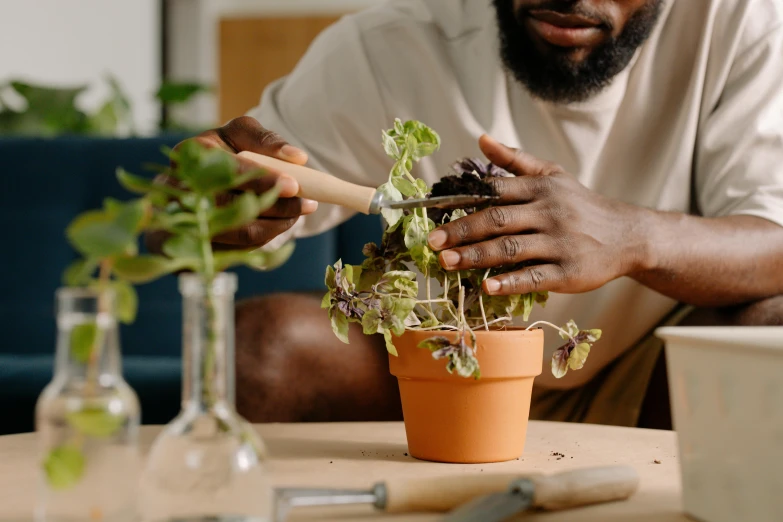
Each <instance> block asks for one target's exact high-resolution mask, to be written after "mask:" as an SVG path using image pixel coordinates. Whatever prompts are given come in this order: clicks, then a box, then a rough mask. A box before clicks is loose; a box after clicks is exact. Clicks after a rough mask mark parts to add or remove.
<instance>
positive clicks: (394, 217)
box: [377, 183, 403, 227]
mask: <svg viewBox="0 0 783 522" xmlns="http://www.w3.org/2000/svg"><path fill="white" fill-rule="evenodd" d="M377 190H378V192H380V194H381V195H382V196H383V197H384V199H386V200H387V201H402V199H403V198H402V193H401V192H400V191H399V190H397V189H396V188H395V187H394V185H392V184H391V183H384V184H383V185H381V186H380V187H378V189H377ZM381 215H382V216H383V219H384V220H386V224H387V226H389V227H393V226H394V225H396V224H397V223H398V222H399V221H400V220H401V219H402V216H403V211H402V210H400V209H391V208H383V209H381Z"/></svg>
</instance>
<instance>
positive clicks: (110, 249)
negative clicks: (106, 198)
mask: <svg viewBox="0 0 783 522" xmlns="http://www.w3.org/2000/svg"><path fill="white" fill-rule="evenodd" d="M66 235H67V236H68V239H69V241H70V242H71V244H72V245H73V246H74V248H76V250H78V251H79V252H81V253H82V254H83V255H85V256H88V257H98V258H105V257H111V256H115V255H119V254H124V253H127V252H128V250H129V247H130V246H131V245H133V244H134V241H135V239H136V236H135V234H134V233H133V232H132V231H129V230H126V229H124V228H123V227H122V226H120V225H119V224H118V223H116V222H115V220H114V219H112V216H110V215H108V214H107V213H106V212H104V211H100V210H94V211H88V212H85V213H83V214H82V215H80V216H79V217H77V218H76V219H75V220H74V221H72V222H71V224H70V225H69V226H68V228H67V229H66Z"/></svg>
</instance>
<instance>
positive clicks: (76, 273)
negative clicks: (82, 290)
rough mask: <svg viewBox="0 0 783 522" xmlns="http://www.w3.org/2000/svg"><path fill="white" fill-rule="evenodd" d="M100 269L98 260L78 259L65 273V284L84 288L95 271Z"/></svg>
mask: <svg viewBox="0 0 783 522" xmlns="http://www.w3.org/2000/svg"><path fill="white" fill-rule="evenodd" d="M96 268H98V260H97V259H93V258H89V259H77V260H76V261H74V262H73V263H71V264H70V265H68V268H66V269H65V271H64V272H63V278H62V279H63V284H65V285H67V286H82V285H84V284H86V283H87V282H88V281H89V279H90V276H92V274H93V272H95V269H96Z"/></svg>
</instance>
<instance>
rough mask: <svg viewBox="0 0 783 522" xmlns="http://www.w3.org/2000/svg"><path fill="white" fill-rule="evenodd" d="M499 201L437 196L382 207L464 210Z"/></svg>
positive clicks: (385, 203) (467, 196) (481, 198)
mask: <svg viewBox="0 0 783 522" xmlns="http://www.w3.org/2000/svg"><path fill="white" fill-rule="evenodd" d="M494 199H497V196H477V195H474V194H460V195H457V196H437V197H434V198H421V199H406V200H404V201H384V202H383V203H381V206H383V207H387V208H392V209H410V208H429V207H435V208H445V209H448V208H463V207H470V206H475V205H479V204H481V203H487V202H489V201H492V200H494Z"/></svg>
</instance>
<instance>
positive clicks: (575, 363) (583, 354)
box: [568, 343, 590, 370]
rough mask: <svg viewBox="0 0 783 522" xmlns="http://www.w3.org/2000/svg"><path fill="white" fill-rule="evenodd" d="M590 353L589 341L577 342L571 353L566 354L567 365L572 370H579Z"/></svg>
mask: <svg viewBox="0 0 783 522" xmlns="http://www.w3.org/2000/svg"><path fill="white" fill-rule="evenodd" d="M589 354H590V344H589V343H579V344H577V345H576V346H575V347H574V349H573V350H571V355H569V356H568V367H569V368H571V369H572V370H581V369H582V367H584V365H585V361H586V360H587V356H588V355H589Z"/></svg>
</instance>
